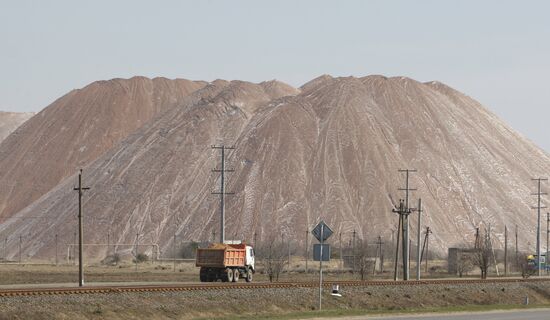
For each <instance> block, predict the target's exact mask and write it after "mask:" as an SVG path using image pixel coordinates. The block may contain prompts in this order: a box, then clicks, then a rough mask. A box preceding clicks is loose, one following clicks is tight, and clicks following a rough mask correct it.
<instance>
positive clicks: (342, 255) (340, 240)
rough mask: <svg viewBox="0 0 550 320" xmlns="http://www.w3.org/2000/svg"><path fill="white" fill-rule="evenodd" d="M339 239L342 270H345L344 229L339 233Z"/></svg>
mask: <svg viewBox="0 0 550 320" xmlns="http://www.w3.org/2000/svg"><path fill="white" fill-rule="evenodd" d="M338 240H339V242H340V272H342V271H344V254H343V250H342V231H340V234H338Z"/></svg>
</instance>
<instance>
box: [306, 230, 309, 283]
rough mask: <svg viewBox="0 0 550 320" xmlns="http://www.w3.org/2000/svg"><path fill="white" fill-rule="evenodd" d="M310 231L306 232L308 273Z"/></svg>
mask: <svg viewBox="0 0 550 320" xmlns="http://www.w3.org/2000/svg"><path fill="white" fill-rule="evenodd" d="M308 240H309V230H306V273H308V267H307V262H308V260H309V241H308Z"/></svg>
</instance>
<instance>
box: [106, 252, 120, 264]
mask: <svg viewBox="0 0 550 320" xmlns="http://www.w3.org/2000/svg"><path fill="white" fill-rule="evenodd" d="M119 262H120V255H119V254H118V253H114V254H111V255H108V256H106V257H105V259H103V260H101V264H104V265H110V266H116V265H117V264H118V263H119Z"/></svg>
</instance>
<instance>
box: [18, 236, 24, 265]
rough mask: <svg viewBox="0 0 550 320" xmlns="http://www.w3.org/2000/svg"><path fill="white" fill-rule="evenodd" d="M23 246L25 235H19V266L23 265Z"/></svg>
mask: <svg viewBox="0 0 550 320" xmlns="http://www.w3.org/2000/svg"><path fill="white" fill-rule="evenodd" d="M22 244H23V235H19V264H21V246H22Z"/></svg>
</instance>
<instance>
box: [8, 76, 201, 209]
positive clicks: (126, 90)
mask: <svg viewBox="0 0 550 320" xmlns="http://www.w3.org/2000/svg"><path fill="white" fill-rule="evenodd" d="M204 85H205V83H204V82H194V81H189V80H183V79H177V80H169V79H165V78H155V79H148V78H144V77H134V78H131V79H127V80H126V79H113V80H109V81H98V82H94V83H92V84H90V85H88V86H86V87H85V88H82V89H78V90H73V91H71V92H70V93H68V94H67V95H65V96H63V97H61V98H59V99H58V100H56V101H55V102H53V103H52V104H51V105H49V106H48V107H46V108H45V109H44V110H42V111H41V112H40V113H38V114H37V115H36V116H35V117H33V118H32V119H30V120H29V121H27V122H26V123H25V124H24V125H22V126H21V127H19V128H18V129H17V130H16V131H15V132H13V133H12V134H11V135H10V136H9V137H8V138H6V139H5V140H4V141H3V142H2V144H1V145H0V186H1V187H0V218H6V217H9V216H11V215H13V214H14V213H16V212H17V211H19V210H21V209H23V208H24V207H26V206H27V205H29V204H31V203H32V202H33V201H34V200H36V199H38V198H39V197H40V196H42V195H43V194H45V193H46V192H48V191H49V190H50V189H51V188H53V187H55V186H56V185H57V184H58V183H59V182H60V181H61V180H63V179H64V178H66V177H67V176H69V175H71V174H73V173H74V172H75V170H76V169H77V168H79V167H82V166H85V165H86V164H88V163H90V162H91V161H93V160H95V159H96V158H97V157H98V156H100V155H101V154H103V153H104V152H105V151H107V150H109V149H110V148H111V147H112V146H113V145H115V144H116V143H118V142H119V141H120V140H122V139H124V138H126V137H127V136H128V134H130V133H132V132H133V131H135V130H136V129H137V128H139V127H141V126H142V125H143V124H144V123H146V122H147V121H149V120H150V119H151V118H153V117H154V116H156V115H158V114H159V113H161V112H163V111H165V110H168V109H170V108H172V107H173V106H175V105H178V104H180V103H181V102H182V100H183V98H184V97H186V96H187V95H189V93H191V92H193V91H195V90H197V89H199V88H201V87H203V86H204Z"/></svg>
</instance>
